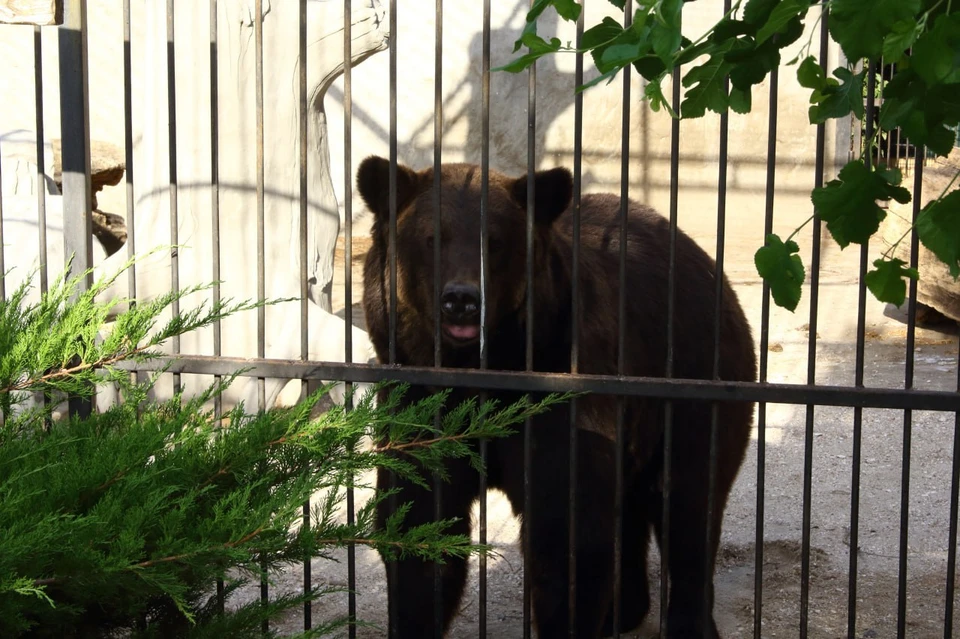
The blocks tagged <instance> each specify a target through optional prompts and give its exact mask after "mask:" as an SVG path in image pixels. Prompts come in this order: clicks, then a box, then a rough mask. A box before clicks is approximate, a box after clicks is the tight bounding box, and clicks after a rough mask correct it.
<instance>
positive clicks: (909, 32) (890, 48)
mask: <svg viewBox="0 0 960 639" xmlns="http://www.w3.org/2000/svg"><path fill="white" fill-rule="evenodd" d="M918 35H920V29H919V27H918V26H917V21H916V20H914V19H913V18H910V19H909V20H898V21H897V22H894V23H893V25H892V26H891V27H890V33H888V34H887V37H885V38H884V39H883V61H884V62H885V63H887V64H896V63H897V62H899V61H900V59H901V58H902V57H903V54H904V52H906V51H907V49H909V48H910V47H912V46H913V43H914V42H916V41H917V36H918Z"/></svg>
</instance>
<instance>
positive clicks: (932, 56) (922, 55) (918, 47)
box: [910, 13, 960, 86]
mask: <svg viewBox="0 0 960 639" xmlns="http://www.w3.org/2000/svg"><path fill="white" fill-rule="evenodd" d="M910 68H911V69H913V70H915V71H916V72H917V74H918V75H919V76H920V77H921V78H923V81H924V82H926V83H927V86H933V85H935V84H941V83H942V84H951V83H954V82H960V16H958V15H957V14H955V13H953V14H950V15H942V16H940V17H939V18H937V21H936V22H935V23H934V25H933V29H931V30H930V31H928V32H927V33H925V34H923V35H922V36H921V37H920V39H919V40H917V43H916V44H915V45H914V47H913V53H912V56H911V59H910Z"/></svg>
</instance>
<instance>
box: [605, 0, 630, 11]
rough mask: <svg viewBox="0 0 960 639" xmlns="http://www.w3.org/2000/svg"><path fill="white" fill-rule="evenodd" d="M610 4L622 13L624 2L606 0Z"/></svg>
mask: <svg viewBox="0 0 960 639" xmlns="http://www.w3.org/2000/svg"><path fill="white" fill-rule="evenodd" d="M607 1H608V2H609V3H610V4H612V5H613V6H615V7H616V8H617V9H620V10H621V11H623V7H624V5H625V4H626V0H607Z"/></svg>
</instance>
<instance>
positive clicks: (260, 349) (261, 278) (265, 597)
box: [253, 0, 270, 633]
mask: <svg viewBox="0 0 960 639" xmlns="http://www.w3.org/2000/svg"><path fill="white" fill-rule="evenodd" d="M254 14H255V15H254V17H253V38H254V61H255V63H254V64H255V81H256V90H255V94H256V95H255V99H256V125H257V151H256V153H257V300H258V301H259V302H261V303H262V302H263V301H264V299H265V298H266V291H265V280H266V273H265V270H266V265H265V263H264V258H265V252H266V251H265V246H264V190H263V186H264V185H263V180H264V178H263V0H256V2H254ZM265 354H266V308H265V307H264V306H263V305H262V304H261V306H259V307H258V308H257V357H260V358H263V357H265ZM266 403H267V402H266V379H265V378H263V377H258V378H257V407H258V408H259V409H260V410H266V409H268V408H269V407H268V406H266ZM269 599H270V589H269V587H268V585H267V577H266V574H262V575H261V576H260V601H262V602H263V603H264V604H265V603H267V602H268V601H269ZM269 629H270V622H269V621H268V620H266V619H264V620H263V625H262V630H263V632H264V633H266V632H268V631H269Z"/></svg>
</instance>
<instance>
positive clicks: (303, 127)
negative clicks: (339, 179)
mask: <svg viewBox="0 0 960 639" xmlns="http://www.w3.org/2000/svg"><path fill="white" fill-rule="evenodd" d="M347 3H349V0H345V4H347ZM299 9H300V11H299V14H298V24H297V33H298V49H297V59H298V60H299V61H300V64H299V65H297V66H298V71H299V74H298V78H297V80H298V85H299V86H298V90H299V103H298V105H297V107H298V110H297V115H298V122H299V127H300V202H299V204H300V209H299V213H300V218H299V225H298V230H299V233H298V235H299V239H300V241H299V248H300V273H299V275H300V361H303V362H305V361H307V360H308V359H309V358H310V335H309V324H308V309H307V304H309V303H310V300H309V299H308V296H309V289H308V284H307V233H308V229H307V162H308V156H307V145H308V140H307V64H309V60H308V59H307V0H300V5H299ZM343 28H344V39H345V41H346V42H347V43H349V33H350V14H349V12H348V11H347V9H346V7H344V14H343ZM343 62H344V68H346V67H347V66H348V65H349V64H350V60H349V52H344V60H343ZM347 166H349V165H347ZM346 174H347V175H349V174H350V170H349V169H348V170H347V171H346ZM346 270H347V272H349V271H350V262H349V260H348V261H347V262H346ZM346 307H347V309H349V308H350V298H347V305H346ZM348 312H349V310H348ZM344 325H345V326H346V331H345V336H344V342H345V345H344V351H345V353H346V359H345V360H344V361H345V362H348V363H349V362H350V351H351V349H350V347H349V345H348V344H349V340H350V336H351V333H350V321H349V320H347V321H346V322H345V323H344ZM308 387H309V384H308V383H307V380H305V379H304V380H300V398H301V399H303V398H305V397H306V396H307V393H308ZM348 490H349V489H348ZM302 521H303V529H304V530H309V529H310V523H311V522H310V499H309V498H308V499H307V500H306V501H304V502H303V513H302ZM310 559H311V557H310V555H309V554H308V555H306V556H305V557H304V558H303V593H304V594H305V595H306V594H308V593H309V592H310V591H311V590H312V589H313V575H312V570H311V569H312V564H311V562H310ZM347 592H348V596H349V594H352V593H353V587H352V586H348V588H347ZM312 627H313V601H312V600H309V599H308V600H306V601H304V602H303V629H304V630H310V629H311V628H312Z"/></svg>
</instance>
